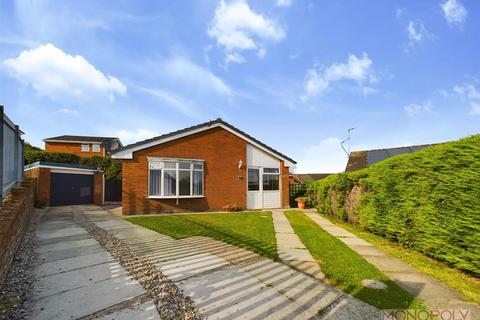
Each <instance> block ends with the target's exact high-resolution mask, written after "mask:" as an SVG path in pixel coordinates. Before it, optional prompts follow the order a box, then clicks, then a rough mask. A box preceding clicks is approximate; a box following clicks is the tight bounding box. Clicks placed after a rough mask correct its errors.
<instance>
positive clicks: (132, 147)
mask: <svg viewBox="0 0 480 320" xmlns="http://www.w3.org/2000/svg"><path fill="white" fill-rule="evenodd" d="M210 127H211V128H215V127H223V128H224V129H226V130H228V131H230V132H233V133H234V134H236V135H237V136H240V137H241V138H242V139H244V140H250V141H252V142H253V144H256V145H258V146H260V147H262V148H264V149H266V150H267V151H269V152H270V153H272V154H274V155H276V156H277V157H279V158H280V159H285V160H287V161H289V162H291V163H292V164H296V163H297V162H296V161H295V160H293V159H292V158H289V157H287V156H286V155H284V154H282V153H280V152H279V151H277V150H275V149H273V148H272V147H269V146H267V145H266V144H264V143H263V142H261V141H259V140H257V139H255V138H254V137H252V136H250V135H248V134H247V133H245V132H243V131H242V130H240V129H238V128H236V127H234V126H232V125H231V124H229V123H227V122H225V121H223V120H222V119H220V118H218V119H216V120H212V121H208V122H205V123H201V124H198V125H195V126H191V127H188V128H185V129H181V130H177V131H173V132H170V133H167V134H164V135H161V136H158V137H154V138H151V139H147V140H144V141H140V142H137V143H133V144H129V145H127V146H124V147H121V148H118V149H116V150H115V152H113V155H114V158H115V155H117V157H118V158H122V156H120V155H119V154H120V153H122V151H125V152H127V153H128V152H130V153H131V152H135V151H138V150H142V149H145V148H149V147H151V146H154V145H157V144H160V143H163V142H166V141H171V140H176V139H179V138H182V137H184V136H187V135H189V134H194V133H197V132H201V131H203V130H207V129H210ZM176 136H178V137H176ZM165 140H166V141H165Z"/></svg>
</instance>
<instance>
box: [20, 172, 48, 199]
mask: <svg viewBox="0 0 480 320" xmlns="http://www.w3.org/2000/svg"><path fill="white" fill-rule="evenodd" d="M25 177H27V178H32V179H34V180H35V184H34V194H35V201H36V203H37V205H38V206H48V205H49V204H50V168H34V169H31V170H28V171H25Z"/></svg>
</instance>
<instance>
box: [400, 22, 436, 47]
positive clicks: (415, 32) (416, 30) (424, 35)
mask: <svg viewBox="0 0 480 320" xmlns="http://www.w3.org/2000/svg"><path fill="white" fill-rule="evenodd" d="M406 31H407V35H408V43H407V44H406V45H405V47H404V50H405V52H406V53H411V52H412V51H414V50H415V48H416V47H417V46H419V45H420V44H422V43H423V42H425V41H427V40H431V39H433V38H434V36H433V35H432V34H431V33H430V32H429V31H428V30H427V28H425V26H424V25H423V23H415V22H413V21H409V22H408V25H407V28H406Z"/></svg>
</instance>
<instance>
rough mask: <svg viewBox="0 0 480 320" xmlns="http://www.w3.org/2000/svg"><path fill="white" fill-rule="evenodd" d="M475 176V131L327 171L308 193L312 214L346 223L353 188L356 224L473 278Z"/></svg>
mask: <svg viewBox="0 0 480 320" xmlns="http://www.w3.org/2000/svg"><path fill="white" fill-rule="evenodd" d="M479 181H480V135H475V136H472V137H468V138H465V139H461V140H459V141H454V142H449V143H445V144H442V145H437V146H432V147H430V148H427V149H423V150H420V151H417V152H414V153H411V154H404V155H398V156H395V157H392V158H389V159H386V160H384V161H382V162H380V163H377V164H375V165H373V166H371V167H369V168H367V169H364V170H361V171H357V172H352V173H342V174H338V175H332V176H329V177H327V178H325V179H322V180H319V181H316V182H313V183H311V185H310V186H309V188H310V189H312V190H314V191H315V193H309V196H310V197H311V201H313V202H315V205H316V207H317V208H318V211H319V212H321V213H324V214H329V215H334V216H335V217H336V218H339V219H343V220H348V216H349V215H348V210H350V208H346V206H345V204H346V202H347V201H346V200H347V197H348V196H349V194H350V191H351V190H352V188H353V186H355V185H356V186H360V187H362V189H363V194H362V196H361V201H360V204H359V205H358V207H357V208H355V210H356V212H355V214H356V215H358V219H359V224H360V225H361V226H362V227H364V228H365V229H367V230H368V231H370V232H372V233H375V234H378V235H381V236H383V237H386V238H388V239H391V240H393V241H396V242H399V243H401V244H402V245H405V246H407V247H410V248H412V249H414V250H417V251H419V252H422V253H424V254H426V255H428V256H430V257H433V258H435V259H438V260H440V261H443V262H445V263H447V264H449V265H450V266H452V267H455V268H458V269H460V270H463V271H466V272H468V273H471V274H473V275H476V276H480V213H479V212H480V183H479ZM332 193H335V194H336V200H337V201H336V203H335V204H333V203H331V201H332V198H333V197H332V196H331V195H332ZM334 208H335V209H336V210H333V209H334ZM347 209H348V210H347ZM350 222H351V221H350Z"/></svg>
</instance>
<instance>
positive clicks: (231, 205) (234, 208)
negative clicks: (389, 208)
mask: <svg viewBox="0 0 480 320" xmlns="http://www.w3.org/2000/svg"><path fill="white" fill-rule="evenodd" d="M223 210H224V211H227V212H233V211H239V210H240V208H239V207H238V206H237V204H236V203H229V204H227V205H225V206H223Z"/></svg>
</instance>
